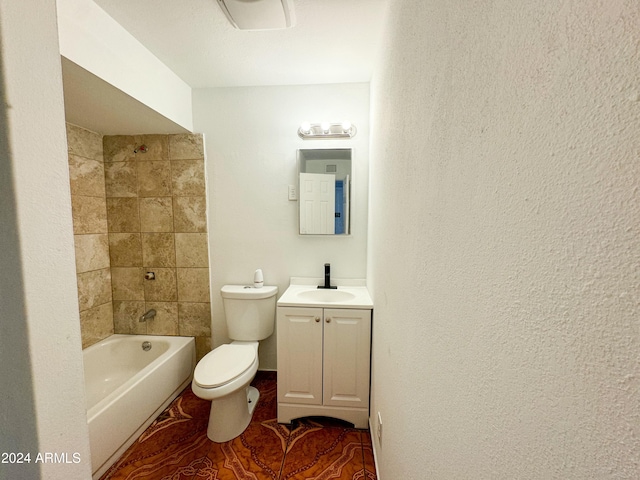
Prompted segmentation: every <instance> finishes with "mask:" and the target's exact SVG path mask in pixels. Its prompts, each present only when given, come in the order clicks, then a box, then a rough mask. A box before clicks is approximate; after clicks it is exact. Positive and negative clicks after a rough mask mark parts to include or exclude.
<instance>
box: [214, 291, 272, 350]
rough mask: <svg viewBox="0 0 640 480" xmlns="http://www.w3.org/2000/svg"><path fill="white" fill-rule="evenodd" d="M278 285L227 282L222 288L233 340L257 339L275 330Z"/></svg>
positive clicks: (225, 311) (225, 313)
mask: <svg viewBox="0 0 640 480" xmlns="http://www.w3.org/2000/svg"><path fill="white" fill-rule="evenodd" d="M277 293H278V287H270V286H264V287H260V288H254V287H247V286H244V285H225V286H223V287H222V289H221V290H220V295H221V296H222V303H223V305H224V315H225V319H226V321H227V328H228V330H229V338H231V339H232V340H242V341H257V340H263V339H265V338H267V337H269V336H270V335H271V334H272V333H273V329H274V326H275V315H276V294H277Z"/></svg>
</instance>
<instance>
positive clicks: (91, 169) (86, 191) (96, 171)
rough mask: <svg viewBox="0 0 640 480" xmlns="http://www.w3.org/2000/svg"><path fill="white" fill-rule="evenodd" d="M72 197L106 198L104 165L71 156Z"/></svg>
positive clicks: (70, 179) (70, 178)
mask: <svg viewBox="0 0 640 480" xmlns="http://www.w3.org/2000/svg"><path fill="white" fill-rule="evenodd" d="M69 181H70V184H71V195H86V196H89V197H104V196H105V189H104V163H102V162H99V161H97V160H91V159H88V158H84V157H79V156H77V155H69Z"/></svg>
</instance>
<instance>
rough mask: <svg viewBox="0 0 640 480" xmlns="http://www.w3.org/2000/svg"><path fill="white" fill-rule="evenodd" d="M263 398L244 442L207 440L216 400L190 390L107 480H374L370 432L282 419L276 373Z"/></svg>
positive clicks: (261, 386) (263, 379)
mask: <svg viewBox="0 0 640 480" xmlns="http://www.w3.org/2000/svg"><path fill="white" fill-rule="evenodd" d="M253 385H254V386H255V387H256V388H258V390H259V391H260V400H259V403H258V406H257V407H256V411H255V413H254V416H253V419H252V422H251V424H250V425H249V427H248V428H247V429H246V430H245V432H244V433H243V434H242V435H240V436H239V437H238V438H235V439H233V440H231V441H229V442H226V443H219V444H218V443H213V442H211V441H210V440H209V439H208V438H207V422H208V417H209V408H210V402H207V401H205V400H201V399H199V398H198V397H196V396H195V395H194V394H193V392H192V391H191V388H187V389H186V390H185V391H184V392H183V393H182V394H181V395H180V396H179V397H178V398H176V400H175V401H174V402H173V403H172V404H171V405H170V406H169V408H167V410H165V411H164V412H163V413H162V414H161V415H160V416H159V417H158V418H157V419H156V421H155V422H154V423H153V424H152V425H151V426H150V427H149V428H148V429H147V430H146V431H145V432H144V433H143V434H142V435H141V436H140V438H139V439H138V440H137V441H136V442H135V443H134V444H133V445H132V446H131V447H130V448H129V449H128V450H127V451H126V452H125V453H124V454H123V455H122V457H121V458H120V459H119V460H118V461H117V462H116V463H115V464H114V465H113V466H112V467H111V468H110V469H109V470H108V471H107V472H106V473H105V474H104V475H103V476H102V479H101V480H124V479H128V480H133V479H145V480H155V479H165V480H203V479H204V480H206V479H209V480H214V479H215V480H227V479H228V480H264V479H269V480H302V479H309V480H329V479H332V480H333V479H338V480H375V479H376V473H375V467H374V461H373V451H372V447H371V437H370V435H369V431H368V430H358V429H354V428H350V427H349V426H347V425H345V424H343V423H342V422H340V421H337V420H330V419H316V418H314V419H303V420H299V421H296V422H294V423H292V424H291V425H281V424H279V423H278V422H277V421H276V416H277V402H276V373H275V372H258V374H257V375H256V378H255V379H254V381H253Z"/></svg>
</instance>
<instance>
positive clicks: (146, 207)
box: [139, 197, 173, 232]
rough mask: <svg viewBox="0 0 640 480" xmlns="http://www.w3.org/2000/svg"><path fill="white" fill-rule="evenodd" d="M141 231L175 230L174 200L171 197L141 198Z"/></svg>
mask: <svg viewBox="0 0 640 480" xmlns="http://www.w3.org/2000/svg"><path fill="white" fill-rule="evenodd" d="M139 204H140V231H142V232H173V200H172V198H171V197H148V198H141V199H140V202H139Z"/></svg>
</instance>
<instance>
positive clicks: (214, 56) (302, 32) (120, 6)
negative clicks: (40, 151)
mask: <svg viewBox="0 0 640 480" xmlns="http://www.w3.org/2000/svg"><path fill="white" fill-rule="evenodd" d="M94 2H95V3H96V4H97V5H98V6H100V7H101V8H102V9H103V10H105V11H106V12H107V13H108V14H109V15H110V16H111V17H112V18H113V19H115V20H116V21H117V22H118V23H119V24H120V25H122V27H124V28H125V29H126V30H127V31H128V32H129V33H131V34H132V35H133V36H134V37H135V38H136V39H137V40H138V41H140V43H142V44H143V45H144V46H145V47H146V48H147V49H148V50H149V51H150V52H151V53H153V54H154V55H155V56H156V57H157V58H158V59H160V60H161V61H162V62H163V63H164V64H165V65H167V66H168V67H169V68H170V69H171V70H172V71H173V72H174V73H175V74H176V75H178V76H179V77H180V78H181V79H182V80H183V81H185V82H186V83H187V84H188V85H189V86H191V87H192V88H211V87H238V86H258V85H260V86H264V85H304V84H326V83H352V82H368V81H369V80H370V79H371V75H372V71H373V67H374V64H375V61H376V56H377V50H378V48H377V47H378V44H379V39H380V36H381V34H382V29H383V25H384V20H385V15H386V5H387V2H388V0H346V1H345V0H293V4H294V10H295V16H296V25H295V26H294V27H293V28H288V29H283V30H265V31H246V30H238V29H235V28H234V27H232V26H231V24H230V23H229V21H228V20H227V18H226V17H225V15H224V14H223V13H222V11H221V10H220V8H219V6H218V5H217V2H216V1H215V0H180V1H179V2H178V1H169V0H165V1H158V0H94ZM70 63H71V62H67V64H66V65H64V63H63V75H64V82H65V106H66V109H67V119H68V121H71V122H72V123H76V124H78V125H81V126H85V127H86V128H90V129H92V130H95V131H98V132H100V133H104V134H113V133H131V132H129V131H127V132H124V131H123V130H124V127H123V125H119V124H118V123H117V120H116V119H110V120H109V121H107V120H106V119H105V118H97V116H96V115H94V114H92V113H91V112H97V111H102V112H103V113H104V110H108V109H109V108H110V107H109V105H113V104H114V102H118V103H120V104H124V102H130V101H133V102H135V100H134V99H131V98H130V97H128V98H120V99H119V100H115V99H113V98H112V96H113V95H115V94H117V92H114V91H110V90H109V87H110V86H100V85H98V83H99V81H100V79H97V78H90V76H91V74H89V73H88V72H82V71H81V70H82V69H80V70H78V68H79V67H77V66H74V65H73V64H71V65H70ZM87 75H88V76H89V77H87ZM84 83H86V84H87V85H88V87H89V90H87V88H84V87H83V84H84ZM72 84H73V86H72ZM111 89H113V87H111ZM114 90H115V89H114ZM93 92H96V95H93ZM122 95H124V94H122ZM80 97H81V98H80ZM91 97H98V98H101V97H104V98H108V101H105V102H99V100H96V99H95V98H94V99H93V100H91ZM125 97H126V96H125ZM96 101H98V102H99V103H100V104H98V105H96V104H95V102H96ZM86 102H90V103H92V105H91V108H90V109H89V108H85V107H86ZM72 104H73V105H72ZM132 108H134V110H136V111H137V115H142V112H141V110H144V108H146V107H144V105H134V106H133V107H132ZM111 110H113V109H111ZM153 113H155V112H153ZM155 115H156V117H157V116H158V114H157V113H155ZM152 116H153V115H152ZM90 117H91V118H93V120H91V118H90ZM101 117H109V115H101ZM125 117H126V118H123V119H122V120H123V121H124V120H126V119H128V120H129V121H131V115H130V114H127V115H126V116H125ZM164 121H165V122H169V123H168V124H163V118H155V119H154V118H150V119H146V120H145V121H142V122H139V123H141V124H142V125H141V126H139V127H138V131H136V132H135V133H151V131H153V129H154V128H156V129H157V128H162V130H156V131H155V133H163V132H165V131H166V132H167V133H172V131H171V130H172V128H174V127H172V125H171V124H172V122H170V121H169V120H167V119H164ZM81 122H84V124H83V123H81ZM87 122H92V123H93V124H94V125H88V124H87ZM158 122H160V123H158ZM175 127H177V126H175ZM149 129H151V131H147V130H149ZM180 130H181V129H180V128H177V129H176V133H178V132H179V131H180ZM182 131H184V129H182Z"/></svg>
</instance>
